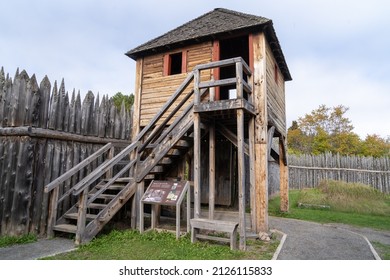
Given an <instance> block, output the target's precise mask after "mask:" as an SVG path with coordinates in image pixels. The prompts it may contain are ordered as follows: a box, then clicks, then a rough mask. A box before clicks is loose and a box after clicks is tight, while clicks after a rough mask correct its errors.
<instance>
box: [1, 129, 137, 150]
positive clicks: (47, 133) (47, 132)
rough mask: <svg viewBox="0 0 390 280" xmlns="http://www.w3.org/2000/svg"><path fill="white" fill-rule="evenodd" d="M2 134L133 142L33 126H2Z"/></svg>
mask: <svg viewBox="0 0 390 280" xmlns="http://www.w3.org/2000/svg"><path fill="white" fill-rule="evenodd" d="M0 136H29V137H36V138H45V139H56V140H64V141H75V142H81V143H93V144H107V143H112V144H115V145H116V146H121V147H125V146H127V145H129V144H131V142H130V141H128V140H120V139H114V138H101V137H95V136H87V135H78V134H73V133H69V132H63V131H56V130H52V129H45V128H39V127H31V126H19V127H0Z"/></svg>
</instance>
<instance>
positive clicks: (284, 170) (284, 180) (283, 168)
mask: <svg viewBox="0 0 390 280" xmlns="http://www.w3.org/2000/svg"><path fill="white" fill-rule="evenodd" d="M279 169H280V211H282V212H288V209H289V198H288V165H287V158H286V147H285V145H284V141H283V136H282V135H281V136H280V137H279Z"/></svg>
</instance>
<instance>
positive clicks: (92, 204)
mask: <svg viewBox="0 0 390 280" xmlns="http://www.w3.org/2000/svg"><path fill="white" fill-rule="evenodd" d="M106 206H107V204H101V203H91V204H89V205H88V208H91V209H104V208H106Z"/></svg>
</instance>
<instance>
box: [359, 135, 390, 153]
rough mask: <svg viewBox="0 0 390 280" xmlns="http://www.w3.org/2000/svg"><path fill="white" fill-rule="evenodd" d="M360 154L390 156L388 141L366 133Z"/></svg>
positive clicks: (389, 143) (389, 142)
mask: <svg viewBox="0 0 390 280" xmlns="http://www.w3.org/2000/svg"><path fill="white" fill-rule="evenodd" d="M361 154H362V155H364V156H373V157H381V156H390V141H389V140H388V139H387V140H385V139H383V138H381V137H380V136H378V135H376V134H372V135H367V136H366V139H365V140H364V141H363V143H362V147H361Z"/></svg>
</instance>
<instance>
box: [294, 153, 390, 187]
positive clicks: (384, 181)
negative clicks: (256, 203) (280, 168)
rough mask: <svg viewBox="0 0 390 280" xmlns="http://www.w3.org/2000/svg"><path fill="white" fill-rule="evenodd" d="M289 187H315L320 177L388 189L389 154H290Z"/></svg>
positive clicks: (389, 184) (389, 185)
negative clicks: (380, 155) (376, 155)
mask: <svg viewBox="0 0 390 280" xmlns="http://www.w3.org/2000/svg"><path fill="white" fill-rule="evenodd" d="M288 160H289V186H290V189H301V188H307V187H316V186H318V184H319V183H320V182H321V181H322V180H324V179H330V180H341V181H345V182H357V183H363V184H367V185H370V186H372V187H374V188H375V189H377V190H379V191H381V192H384V193H390V158H389V157H382V158H373V157H360V156H340V155H332V154H330V153H326V154H322V155H301V156H296V155H290V156H289V157H288Z"/></svg>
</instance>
